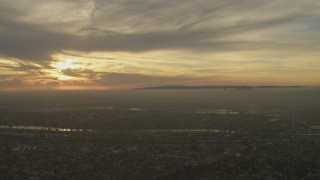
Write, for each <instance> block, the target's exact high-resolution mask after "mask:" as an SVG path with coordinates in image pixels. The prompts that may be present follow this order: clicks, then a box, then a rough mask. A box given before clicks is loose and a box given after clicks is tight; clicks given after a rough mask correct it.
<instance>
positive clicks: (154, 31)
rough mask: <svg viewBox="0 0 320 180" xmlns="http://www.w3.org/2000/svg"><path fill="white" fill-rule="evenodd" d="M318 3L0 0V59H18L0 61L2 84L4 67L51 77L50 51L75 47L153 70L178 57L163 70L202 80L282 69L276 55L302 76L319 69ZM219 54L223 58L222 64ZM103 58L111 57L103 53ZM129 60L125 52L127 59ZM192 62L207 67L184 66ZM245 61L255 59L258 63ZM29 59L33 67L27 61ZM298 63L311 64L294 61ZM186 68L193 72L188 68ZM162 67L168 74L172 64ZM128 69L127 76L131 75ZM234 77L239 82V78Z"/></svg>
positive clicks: (134, 75) (137, 76)
mask: <svg viewBox="0 0 320 180" xmlns="http://www.w3.org/2000/svg"><path fill="white" fill-rule="evenodd" d="M319 8H320V2H318V1H316V0H305V1H300V0H280V1H279V0H270V1H262V0H225V1H218V0H199V1H193V0H153V1H146V0H108V1H105V0H75V1H66V0H56V1H49V0H26V1H11V0H0V57H1V59H3V62H4V61H6V62H7V61H12V62H13V63H18V65H14V66H13V67H9V66H8V65H7V64H5V63H2V65H1V64H0V66H1V69H0V74H2V81H0V83H2V84H3V85H2V86H5V85H4V84H5V83H4V79H8V77H11V78H13V76H12V75H10V73H8V71H12V72H13V71H15V72H20V73H22V74H23V73H24V74H29V75H30V76H35V77H37V78H39V76H41V77H42V78H45V77H50V78H52V77H51V76H46V75H45V74H43V73H48V72H49V71H50V72H51V71H53V69H52V66H51V64H52V63H54V62H55V61H58V59H56V58H55V55H57V54H64V55H66V54H68V52H77V53H78V54H77V55H78V56H82V55H83V54H89V53H111V54H112V53H132V59H136V57H135V56H137V58H140V57H141V56H143V57H144V58H141V60H140V61H139V63H146V64H148V62H150V61H154V60H158V62H157V63H153V66H154V67H155V68H161V67H163V64H165V63H175V64H171V65H167V66H166V69H170V68H171V69H175V68H178V69H183V71H184V73H181V74H180V75H179V76H181V77H182V79H184V78H185V77H193V78H195V77H197V78H199V76H203V74H207V77H206V78H210V77H217V72H224V73H221V74H219V77H221V76H225V77H231V76H232V75H235V74H236V75H238V73H240V74H241V72H242V73H243V76H244V79H245V76H246V75H247V74H246V73H245V71H246V70H249V69H251V68H256V69H261V71H265V72H268V73H271V72H275V71H276V74H281V73H280V71H277V70H275V69H273V64H274V62H278V61H280V64H283V63H288V66H287V67H286V68H285V67H284V68H283V69H282V70H284V71H285V72H286V71H288V72H289V71H292V69H295V68H297V67H302V68H301V69H299V68H298V69H296V71H297V73H296V74H299V73H300V74H303V73H302V71H303V70H305V69H306V68H307V69H308V68H310V67H319V63H317V62H315V61H314V59H315V58H317V57H319V53H318V52H319V50H320V46H319V41H320V38H319V37H318V36H319V35H318V33H317V32H319V30H320V25H319V24H320V12H319V11H318V9H319ZM149 52H158V53H159V54H161V53H163V52H171V55H172V56H171V57H170V60H166V59H164V58H167V57H168V56H159V55H156V56H147V55H146V56H144V54H148V53H149ZM235 53H236V54H235ZM190 54H191V55H190ZM194 54H197V56H195V55H194ZM213 54H214V55H213ZM223 54H225V55H224V56H223ZM231 54H233V56H232V57H231ZM237 55H238V56H237ZM241 56H242V57H241ZM307 56H308V57H309V58H306V57H307ZM87 57H88V55H87ZM182 57H183V58H182ZM220 57H223V58H222V61H223V63H222V64H221V58H220ZM226 57H228V58H226ZM154 58H158V59H154ZM245 58H246V59H245ZM101 59H103V60H105V61H106V62H107V61H108V57H107V56H103V57H102V58H101ZM113 59H119V60H115V61H114V62H113V63H117V62H119V63H120V64H121V63H122V62H123V61H122V60H121V59H122V57H121V56H117V57H116V56H114V57H113ZM287 59H291V61H288V60H287ZM93 61H95V59H94V58H93V59H92V58H91V59H90V58H87V63H95V62H93ZM130 61H131V60H130V58H128V59H127V62H126V63H127V64H130ZM132 61H133V62H134V60H132ZM159 61H161V62H159ZM190 61H193V62H199V64H201V63H203V64H207V65H206V66H208V65H209V66H210V67H209V68H208V67H195V68H190V67H187V66H188V65H187V64H188V63H189V62H190ZM235 61H240V63H239V64H238V65H239V67H241V66H242V67H243V68H242V69H233V70H232V67H231V66H233V65H234V62H235ZM302 61H303V62H302ZM248 62H255V63H254V64H256V66H254V67H252V63H248ZM257 62H264V63H257ZM281 62H282V63H281ZM0 63H1V62H0ZM34 63H35V64H36V66H35V65H32V64H34ZM299 63H300V64H303V63H305V64H311V65H310V66H308V65H303V66H299ZM120 64H118V66H120ZM160 64H162V65H161V66H160ZM179 64H180V66H179ZM277 64H279V63H277ZM101 65H102V64H101ZM103 66H104V65H103ZM199 66H200V65H199ZM35 67H37V68H41V69H37V68H35ZM101 67H102V66H101ZM132 68H134V67H133V66H132ZM80 69H82V72H80V73H81V74H90V73H91V74H92V73H96V74H100V76H99V78H101V76H102V75H101V73H102V74H103V73H105V74H108V73H111V74H112V73H115V74H112V76H111V77H109V79H112V78H113V79H117V78H119V77H120V76H122V75H123V76H125V77H126V78H121V80H117V82H119V83H120V84H121V82H122V83H123V84H128V83H129V82H131V81H134V82H137V83H139V82H140V83H144V82H149V81H151V80H149V79H148V78H146V76H148V77H149V76H150V77H155V76H159V74H153V72H152V71H149V72H144V73H142V74H139V73H140V72H141V71H143V69H145V71H147V69H148V67H144V66H141V65H140V66H139V67H138V70H137V71H134V72H130V73H128V72H125V71H119V72H114V71H110V69H104V70H102V68H100V69H99V70H97V69H90V68H89V69H88V70H83V69H86V68H85V67H81V68H80ZM149 69H150V68H149ZM201 69H204V70H201ZM208 69H214V70H213V71H212V72H210V71H209V70H208ZM230 70H231V72H230ZM30 71H32V73H31V74H30ZM76 71H77V70H76V69H73V70H72V69H69V70H67V69H65V70H63V71H61V72H60V74H62V75H66V76H71V77H73V76H74V75H75V74H76V73H79V72H76ZM84 71H86V72H84ZM228 71H229V72H228ZM188 72H189V73H190V74H186V73H188ZM208 72H209V73H208ZM117 73H118V74H117ZM164 73H165V72H164ZM167 73H169V74H170V70H169V71H168V72H167ZM247 73H248V72H247ZM39 74H40V75H39ZM127 74H131V78H130V77H127ZM109 75H110V74H109ZM252 75H254V74H252ZM258 75H259V73H258ZM287 75H288V74H286V76H287ZM289 76H290V73H289ZM307 76H308V77H309V76H310V77H311V76H312V77H314V76H319V74H317V73H311V74H310V73H309V74H307ZM307 76H306V77H307ZM4 77H5V78H4ZM159 77H162V75H160V76H159ZM175 77H176V75H174V76H172V79H175ZM281 77H283V80H286V79H287V78H289V77H285V78H284V76H283V74H282V76H281ZM50 78H49V79H50ZM79 78H80V77H79ZM96 78H98V76H97V77H96ZM9 79H10V78H9ZM19 79H20V77H19ZM91 79H92V78H91ZM125 79H127V80H125ZM147 79H148V80H147ZM160 79H161V78H160ZM191 79H192V78H191ZM191 79H190V80H191ZM200 79H201V78H200ZM289 79H290V78H289ZM139 80H140V81H139ZM233 80H234V81H235V83H237V79H236V78H233ZM257 80H258V79H257ZM230 81H232V78H230ZM5 82H9V81H8V80H6V81H5ZM12 82H15V81H12ZM48 82H49V81H48ZM50 82H51V80H50ZM109 82H111V81H109ZM168 82H171V81H168ZM239 82H241V83H242V81H239ZM244 83H246V82H245V81H244ZM248 83H251V82H248ZM270 83H271V81H270ZM310 83H311V84H312V83H314V82H309V84H310ZM106 84H108V83H106ZM103 85H105V84H104V83H103Z"/></svg>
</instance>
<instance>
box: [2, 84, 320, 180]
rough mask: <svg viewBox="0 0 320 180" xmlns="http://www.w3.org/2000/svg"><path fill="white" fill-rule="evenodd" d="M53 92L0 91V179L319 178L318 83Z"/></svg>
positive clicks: (319, 117)
mask: <svg viewBox="0 0 320 180" xmlns="http://www.w3.org/2000/svg"><path fill="white" fill-rule="evenodd" d="M99 93H100V94H99ZM49 95H50V96H48V94H46V93H43V94H41V93H38V94H29V95H28V96H26V95H25V94H10V93H8V94H4V95H1V96H0V97H1V100H2V101H1V102H0V144H1V146H0V179H1V180H2V179H4V180H6V179H108V180H109V179H111V180H112V179H129V180H130V179H172V180H175V179H199V180H200V179H202V180H207V179H210V180H211V179H230V180H234V179H257V180H258V179H270V180H271V179H280V180H281V179H282V180H284V179H290V180H291V179H296V180H298V179H299V180H300V179H305V180H311V179H314V180H316V179H320V161H319V159H320V121H319V120H320V113H319V108H320V102H319V96H320V95H319V91H318V90H299V91H297V90H288V91H287V90H286V91H284V90H281V91H234V92H220V91H218V92H213V91H197V92H195V91H174V93H173V92H172V91H165V92H163V91H132V92H120V93H115V92H108V93H106V92H98V93H96V94H94V95H93V94H90V95H88V94H85V93H79V92H78V94H77V93H72V92H64V94H63V93H61V94H54V93H53V94H52V93H51V94H50V93H49Z"/></svg>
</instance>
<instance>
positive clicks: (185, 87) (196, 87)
mask: <svg viewBox="0 0 320 180" xmlns="http://www.w3.org/2000/svg"><path fill="white" fill-rule="evenodd" d="M303 87H304V86H244V85H243V86H185V85H164V86H151V87H143V88H137V89H236V90H252V89H262V88H303Z"/></svg>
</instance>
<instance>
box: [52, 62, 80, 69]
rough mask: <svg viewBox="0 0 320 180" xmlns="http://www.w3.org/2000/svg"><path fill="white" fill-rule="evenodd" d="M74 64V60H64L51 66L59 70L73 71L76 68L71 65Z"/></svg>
mask: <svg viewBox="0 0 320 180" xmlns="http://www.w3.org/2000/svg"><path fill="white" fill-rule="evenodd" d="M74 62H75V60H74V59H65V60H64V61H60V62H56V63H55V64H53V67H55V68H57V69H59V70H64V69H69V68H70V69H73V68H76V65H74V64H73V63H74Z"/></svg>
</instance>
